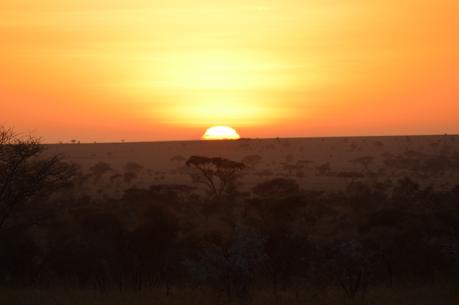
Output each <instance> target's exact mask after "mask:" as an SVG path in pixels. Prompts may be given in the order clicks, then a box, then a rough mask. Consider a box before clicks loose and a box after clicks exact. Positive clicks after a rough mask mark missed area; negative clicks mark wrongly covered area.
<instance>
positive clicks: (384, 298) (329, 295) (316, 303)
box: [0, 286, 459, 305]
mask: <svg viewBox="0 0 459 305" xmlns="http://www.w3.org/2000/svg"><path fill="white" fill-rule="evenodd" d="M0 304H5V305H230V304H232V305H234V304H246V305H338V304H356V305H380V304H381V305H408V304H410V305H411V304H413V305H414V304H415V305H443V304H444V305H453V304H454V305H456V304H459V288H458V287H457V286H455V287H454V286H435V287H433V286H415V287H405V288H392V289H389V288H374V289H372V290H371V291H370V292H369V293H368V295H367V297H366V298H365V299H364V300H355V301H351V300H349V299H346V298H345V297H344V296H343V295H342V293H341V291H340V290H337V289H329V290H322V291H314V290H308V291H302V292H301V293H300V294H299V295H295V294H294V293H289V292H284V293H281V294H279V295H278V296H277V297H274V296H273V295H272V294H271V293H270V292H267V291H258V292H257V293H255V294H254V295H253V297H252V298H251V299H250V300H248V301H244V302H243V301H237V300H233V301H229V300H227V299H226V298H225V297H223V296H221V295H218V294H215V293H213V292H211V291H193V290H189V289H181V290H175V291H173V293H172V294H171V295H170V296H166V295H165V294H164V292H161V291H157V290H143V291H141V292H136V291H117V290H113V291H108V292H105V293H100V292H98V291H95V290H79V289H64V288H60V289H32V288H30V289H29V288H27V289H10V288H4V289H1V290H0Z"/></svg>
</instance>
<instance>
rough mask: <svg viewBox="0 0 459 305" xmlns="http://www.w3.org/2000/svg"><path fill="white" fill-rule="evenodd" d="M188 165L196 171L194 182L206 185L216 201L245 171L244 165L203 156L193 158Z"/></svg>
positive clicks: (192, 173)
mask: <svg viewBox="0 0 459 305" xmlns="http://www.w3.org/2000/svg"><path fill="white" fill-rule="evenodd" d="M186 165H187V166H188V167H190V168H192V169H194V171H193V172H191V178H192V179H193V181H194V182H197V183H202V184H204V185H206V186H207V189H208V191H209V193H210V195H211V197H213V198H216V199H219V198H221V197H222V195H223V194H224V192H225V191H227V190H228V189H229V188H230V187H231V186H234V184H235V182H236V180H237V179H238V178H239V177H240V176H241V174H242V171H243V170H244V169H245V165H244V163H240V162H236V161H231V160H228V159H224V158H208V157H201V156H191V157H190V158H189V159H188V161H187V162H186Z"/></svg>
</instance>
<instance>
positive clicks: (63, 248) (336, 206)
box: [0, 130, 459, 305]
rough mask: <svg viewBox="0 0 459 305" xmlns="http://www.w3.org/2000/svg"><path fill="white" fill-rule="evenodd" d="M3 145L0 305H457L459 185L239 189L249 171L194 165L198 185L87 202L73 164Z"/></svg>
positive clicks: (224, 164) (193, 161)
mask: <svg viewBox="0 0 459 305" xmlns="http://www.w3.org/2000/svg"><path fill="white" fill-rule="evenodd" d="M0 134H1V136H0V285H1V287H2V288H0V303H1V304H102V305H103V304H132V305H136V304H228V303H234V304H237V303H247V304H345V303H360V304H402V303H403V304H405V303H407V302H408V303H409V304H457V303H458V301H459V185H458V186H456V187H452V188H450V189H446V190H445V189H441V190H437V189H436V188H435V186H427V187H426V186H420V185H419V184H418V183H417V182H416V181H415V179H414V178H410V177H406V178H402V179H398V180H396V181H390V180H387V181H379V180H378V179H377V178H375V177H373V178H372V179H369V180H368V181H366V180H365V181H358V182H351V183H350V184H349V185H348V186H347V188H346V189H345V190H344V191H335V192H319V191H312V190H307V189H301V188H300V187H299V185H298V184H297V182H296V181H295V180H291V179H286V178H275V179H272V180H266V181H260V183H259V184H258V185H257V186H255V187H254V188H252V189H251V190H250V191H248V192H242V191H241V188H240V185H239V183H238V181H239V178H240V177H241V176H242V175H243V174H244V171H245V170H246V165H245V164H243V163H239V162H235V161H230V160H226V159H221V158H206V157H199V156H194V157H191V158H189V159H188V161H187V163H186V165H187V166H188V167H189V168H190V175H191V177H192V179H193V181H194V182H195V184H193V186H188V185H164V184H163V185H153V186H151V187H149V188H131V189H129V190H127V191H125V192H124V195H123V196H122V197H121V198H118V199H115V198H102V199H101V198H98V199H92V198H91V197H89V196H86V195H85V194H81V193H80V192H79V191H78V189H77V188H75V183H74V180H75V179H78V170H77V168H76V167H75V166H73V165H70V164H66V163H65V162H64V161H65V160H64V159H63V158H62V157H60V156H47V157H45V156H44V155H43V147H42V146H41V145H40V144H39V143H38V142H37V141H35V140H33V139H26V140H21V139H18V138H17V137H16V136H14V134H13V133H11V132H10V131H6V130H1V132H0ZM152 157H154V156H152Z"/></svg>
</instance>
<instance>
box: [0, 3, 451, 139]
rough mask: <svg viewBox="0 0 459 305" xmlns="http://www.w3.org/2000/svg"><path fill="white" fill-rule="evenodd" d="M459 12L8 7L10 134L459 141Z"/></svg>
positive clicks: (0, 75)
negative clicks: (218, 131)
mask: <svg viewBox="0 0 459 305" xmlns="http://www.w3.org/2000/svg"><path fill="white" fill-rule="evenodd" d="M457 12H459V4H458V3H457V2H456V1H453V0H440V1H434V0H421V1H419V0H418V1H415V0H405V1H395V0H388V1H364V0H352V1H344V0H332V1H326V2H323V3H321V2H313V1H300V0H286V1H261V0H257V1H250V3H249V2H247V1H243V0H234V1H229V0H225V1H218V2H215V1H210V0H200V1H186V0H169V1H154V3H152V1H147V0H130V1H127V0H118V1H114V0H100V1H90V0H80V1H74V0H68V1H62V0H59V1H58V0H43V1H40V3H37V1H33V0H3V1H2V2H1V3H0V46H1V48H0V66H1V67H2V69H0V106H1V112H0V124H3V125H7V126H12V127H14V128H16V129H18V130H20V131H21V132H29V131H30V132H32V133H33V134H36V135H38V136H42V137H43V139H44V141H46V142H59V141H69V140H70V139H78V140H81V141H84V142H92V141H98V142H99V141H100V142H102V141H119V140H120V139H125V140H127V141H136V140H166V139H167V140H174V139H199V138H200V136H201V135H202V133H203V132H204V131H205V130H206V129H207V128H208V127H210V126H214V125H228V126H231V127H233V128H235V129H237V130H238V131H240V132H241V134H242V135H243V136H244V137H277V136H281V137H295V136H342V135H388V134H443V133H449V134H455V133H456V134H457V133H459V85H458V83H459V41H458V39H457V37H459V21H458V20H457Z"/></svg>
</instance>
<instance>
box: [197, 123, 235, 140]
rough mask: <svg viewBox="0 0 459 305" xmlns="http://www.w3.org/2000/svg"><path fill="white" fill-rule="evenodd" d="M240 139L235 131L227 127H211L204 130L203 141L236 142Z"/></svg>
mask: <svg viewBox="0 0 459 305" xmlns="http://www.w3.org/2000/svg"><path fill="white" fill-rule="evenodd" d="M240 138H241V137H240V136H239V134H238V133H237V131H236V130H235V129H233V128H231V127H229V126H213V127H210V128H208V129H207V130H206V132H205V133H204V135H203V136H202V139H203V140H238V139H240Z"/></svg>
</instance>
